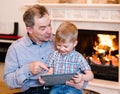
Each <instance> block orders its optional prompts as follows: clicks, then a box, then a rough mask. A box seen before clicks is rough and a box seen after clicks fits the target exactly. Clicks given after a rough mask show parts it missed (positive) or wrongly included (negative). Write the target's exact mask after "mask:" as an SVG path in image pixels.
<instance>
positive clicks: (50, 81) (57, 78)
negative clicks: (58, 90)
mask: <svg viewBox="0 0 120 94" xmlns="http://www.w3.org/2000/svg"><path fill="white" fill-rule="evenodd" d="M74 75H76V73H71V74H57V75H44V76H41V77H42V79H43V80H44V81H45V84H44V85H45V86H51V85H58V84H64V83H65V82H66V81H69V80H70V79H71V77H72V76H74Z"/></svg>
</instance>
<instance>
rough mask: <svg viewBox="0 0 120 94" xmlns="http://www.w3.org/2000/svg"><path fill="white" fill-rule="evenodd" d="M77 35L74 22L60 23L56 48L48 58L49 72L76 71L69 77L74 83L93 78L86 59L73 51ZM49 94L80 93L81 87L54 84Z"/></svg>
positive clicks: (64, 72)
mask: <svg viewBox="0 0 120 94" xmlns="http://www.w3.org/2000/svg"><path fill="white" fill-rule="evenodd" d="M77 37H78V29H77V27H76V26H75V25H74V24H72V23H70V22H68V21H66V22H63V23H62V24H60V26H59V27H58V29H57V31H56V36H55V45H56V49H57V50H56V51H55V52H54V53H53V54H51V55H50V57H49V59H48V67H50V70H49V72H48V73H49V74H69V73H77V75H74V76H73V77H72V78H71V79H72V80H71V81H74V82H75V83H80V82H87V81H89V80H92V79H93V73H92V71H91V68H90V66H89V64H88V63H87V61H86V59H85V58H84V57H83V56H82V55H81V54H80V53H79V52H77V51H75V47H76V45H77V43H78V41H77ZM81 45H82V44H81ZM50 94H82V89H76V88H73V87H71V86H68V85H66V84H62V85H55V86H54V87H53V88H52V90H51V92H50Z"/></svg>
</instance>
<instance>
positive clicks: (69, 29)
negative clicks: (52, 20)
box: [56, 21, 78, 43]
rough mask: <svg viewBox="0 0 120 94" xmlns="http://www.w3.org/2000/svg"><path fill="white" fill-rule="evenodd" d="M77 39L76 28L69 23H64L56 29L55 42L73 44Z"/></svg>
mask: <svg viewBox="0 0 120 94" xmlns="http://www.w3.org/2000/svg"><path fill="white" fill-rule="evenodd" d="M77 37H78V29H77V27H76V26H75V25H74V24H73V23H71V22H69V21H65V22H63V23H62V24H60V26H59V27H58V29H57V31H56V42H59V43H61V42H62V43H65V42H75V41H77Z"/></svg>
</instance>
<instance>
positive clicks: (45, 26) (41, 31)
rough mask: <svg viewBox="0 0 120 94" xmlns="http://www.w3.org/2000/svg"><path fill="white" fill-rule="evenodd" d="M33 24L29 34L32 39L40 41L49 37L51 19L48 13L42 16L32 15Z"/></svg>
mask: <svg viewBox="0 0 120 94" xmlns="http://www.w3.org/2000/svg"><path fill="white" fill-rule="evenodd" d="M34 21H35V25H34V26H33V28H31V29H30V32H31V33H30V32H29V34H30V36H31V38H32V39H33V41H35V42H37V43H41V42H43V41H48V40H50V39H51V34H52V27H51V20H50V17H49V15H48V14H45V15H44V16H43V17H42V18H39V17H37V16H36V17H34Z"/></svg>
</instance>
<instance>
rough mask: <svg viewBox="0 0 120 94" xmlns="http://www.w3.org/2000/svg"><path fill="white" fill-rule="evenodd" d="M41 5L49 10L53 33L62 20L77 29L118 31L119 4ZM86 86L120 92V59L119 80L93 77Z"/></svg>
mask: <svg viewBox="0 0 120 94" xmlns="http://www.w3.org/2000/svg"><path fill="white" fill-rule="evenodd" d="M38 4H39V3H38ZM31 5H33V4H27V5H25V7H29V6H31ZM42 5H45V6H46V7H47V8H48V10H49V13H50V16H51V19H52V25H53V33H55V30H56V28H57V27H58V25H59V24H60V23H61V22H62V21H64V20H69V21H71V22H73V23H74V24H76V26H77V27H78V28H79V29H94V30H111V31H120V4H42ZM119 36H120V32H119ZM119 42H120V37H119ZM119 49H120V44H119ZM119 53H120V50H119ZM87 88H88V89H92V90H96V91H98V92H100V93H101V94H120V59H119V82H113V81H105V80H99V79H94V80H93V81H90V82H89V85H88V87H87Z"/></svg>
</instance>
